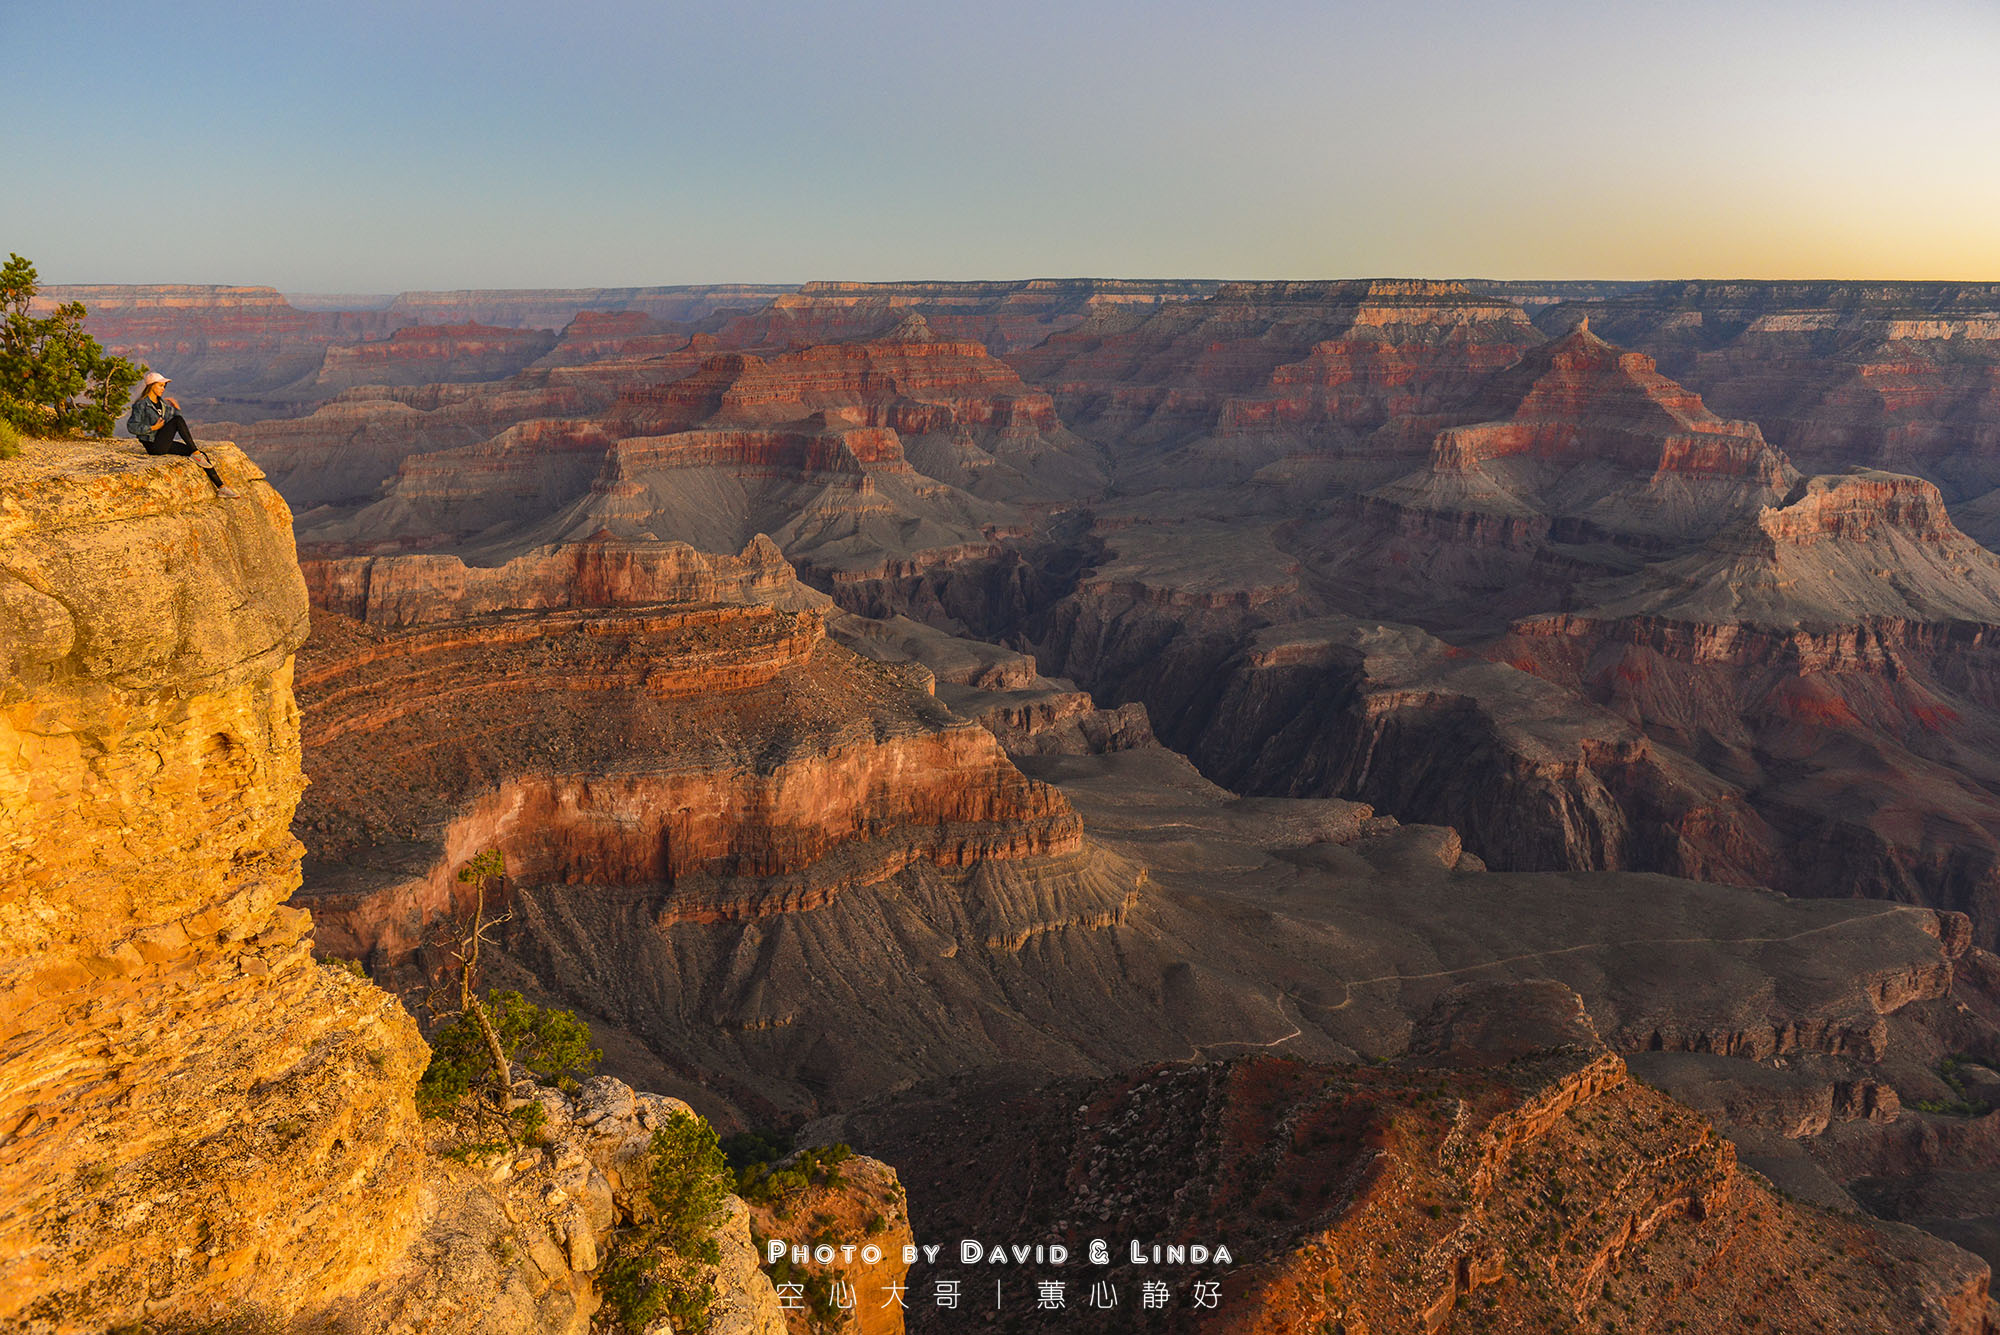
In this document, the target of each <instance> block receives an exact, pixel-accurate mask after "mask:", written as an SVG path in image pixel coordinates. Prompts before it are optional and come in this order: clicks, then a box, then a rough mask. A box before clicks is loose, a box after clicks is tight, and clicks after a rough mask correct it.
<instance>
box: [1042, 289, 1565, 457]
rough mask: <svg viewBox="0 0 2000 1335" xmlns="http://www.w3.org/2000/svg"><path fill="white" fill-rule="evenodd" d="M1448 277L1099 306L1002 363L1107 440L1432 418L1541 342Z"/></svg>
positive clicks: (1346, 427)
mask: <svg viewBox="0 0 2000 1335" xmlns="http://www.w3.org/2000/svg"><path fill="white" fill-rule="evenodd" d="M1541 341H1542V340H1541V335H1540V334H1539V333H1537V332H1536V331H1535V329H1534V327H1533V325H1531V324H1530V323H1529V322H1528V320H1527V317H1526V316H1525V315H1523V314H1522V312H1521V311H1520V309H1519V308H1518V307H1516V306H1515V305H1513V304H1512V303H1510V302H1507V301H1503V300H1498V299H1494V298H1490V297H1481V296H1478V295H1477V294H1475V293H1473V292H1471V291H1470V290H1469V289H1467V288H1466V287H1465V286H1464V285H1462V284H1457V283H1402V282H1380V281H1378V282H1348V283H1230V284H1225V285H1224V286H1223V287H1221V288H1220V289H1219V290H1218V291H1217V292H1216V293H1215V294H1214V295H1213V296H1212V297H1209V298H1208V299H1206V300H1204V301H1200V302H1190V303H1184V304H1179V305H1175V306H1171V307H1163V308H1161V309H1159V310H1157V311H1153V312H1136V311H1126V310H1120V309H1116V308H1105V309H1104V310H1102V311H1100V312H1098V313H1097V314H1095V315H1094V316H1093V317H1092V318H1091V319H1090V320H1087V321H1085V322H1084V323H1082V324H1080V325H1079V326H1077V327H1076V328H1074V329H1072V330H1070V331H1068V332H1065V333H1061V334H1057V335H1055V336H1052V337H1051V338H1049V339H1048V340H1047V341H1046V342H1045V343H1043V344H1042V345H1040V346H1039V347H1036V348H1033V349H1030V350H1026V351H1023V352H1020V353H1016V354H1014V355H1012V356H1011V357H1010V358H1009V360H1010V361H1012V362H1013V364H1014V365H1015V366H1016V367H1017V368H1019V369H1020V371H1021V373H1022V374H1023V376H1025V377H1026V378H1027V379H1028V380H1029V381H1030V382H1031V383H1033V384H1036V385H1040V386H1042V387H1043V388H1045V389H1048V390H1050V391H1051V393H1053V394H1054V396H1055V398H1056V401H1057V403H1058V406H1059V407H1060V410H1061V411H1062V413H1063V416H1064V417H1065V419H1066V420H1068V421H1070V422H1071V423H1072V424H1073V425H1075V426H1077V427H1078V428H1079V429H1081V430H1084V431H1085V432H1086V433H1087V434H1090V435H1091V436H1092V437H1093V438H1096V439H1100V440H1104V441H1105V442H1107V443H1110V442H1112V441H1119V442H1121V443H1125V444H1134V445H1143V444H1147V443H1152V442H1161V441H1172V440H1176V439H1182V438H1186V437H1189V436H1192V435H1196V434H1200V433H1205V432H1214V433H1216V434H1218V435H1221V436H1239V437H1240V436H1255V435H1259V434H1268V433H1271V432H1275V431H1289V432H1292V433H1295V434H1296V433H1316V432H1317V433H1326V432H1331V433H1333V434H1334V436H1335V437H1336V439H1346V438H1347V437H1348V436H1349V435H1351V434H1352V433H1355V432H1365V431H1373V430H1375V429H1377V428H1380V427H1382V426H1384V425H1386V424H1388V423H1389V422H1390V420H1391V419H1392V418H1394V417H1396V416H1399V415H1403V414H1408V413H1412V412H1435V411H1437V410H1438V408H1439V406H1440V405H1441V404H1442V403H1448V402H1450V401H1451V400H1452V399H1453V398H1455V397H1457V396H1459V395H1462V394H1463V393H1465V392H1466V391H1467V390H1468V389H1469V388H1470V387H1471V386H1472V385H1474V384H1476V383H1477V381H1478V379H1479V378H1480V377H1481V376H1483V375H1485V374H1487V373H1490V372H1491V371H1493V370H1495V369H1497V368H1499V367H1502V366H1506V365H1508V364H1510V363H1512V362H1513V361H1515V360H1516V359H1517V358H1518V357H1519V356H1520V355H1521V354H1522V353H1523V352H1524V351H1526V350H1527V349H1528V348H1530V347H1533V346H1534V345H1535V344H1537V343H1539V342H1541Z"/></svg>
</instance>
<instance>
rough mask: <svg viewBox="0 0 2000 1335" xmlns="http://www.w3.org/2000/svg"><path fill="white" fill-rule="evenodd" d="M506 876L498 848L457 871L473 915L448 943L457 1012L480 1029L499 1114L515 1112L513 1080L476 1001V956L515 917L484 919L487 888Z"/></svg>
mask: <svg viewBox="0 0 2000 1335" xmlns="http://www.w3.org/2000/svg"><path fill="white" fill-rule="evenodd" d="M506 875H507V861H506V859H505V858H504V857H503V856H502V855H501V854H500V852H499V850H498V849H488V850H487V851H486V852H484V853H481V854H480V855H479V856H478V857H476V858H474V859H473V860H472V861H471V862H470V863H468V864H466V865H465V866H464V867H461V868H460V869H459V872H458V879H459V881H460V882H461V883H463V884H466V885H470V886H471V887H472V915H471V917H469V918H461V919H459V920H458V921H457V922H456V923H455V924H454V925H453V928H452V943H451V957H452V958H453V959H454V960H456V961H457V962H458V1009H459V1013H460V1014H463V1015H470V1016H471V1017H472V1022H473V1023H474V1024H475V1025H477V1026H478V1027H479V1034H480V1037H481V1038H483V1039H485V1040H486V1051H487V1053H488V1055H490V1056H491V1057H492V1059H493V1091H494V1093H495V1095H496V1096H497V1097H498V1098H499V1101H500V1111H501V1112H502V1113H509V1112H512V1111H513V1110H514V1081H513V1076H512V1073H511V1070H510V1067H509V1063H508V1061H507V1050H506V1048H505V1047H503V1046H502V1045H501V1043H500V1035H499V1033H498V1032H497V1031H496V1030H495V1029H494V1028H493V1017H492V1016H491V1015H489V1014H487V1011H486V1004H485V1003H484V1002H482V1001H481V1000H480V999H479V990H478V989H479V954H480V951H481V950H482V949H484V948H485V946H486V945H487V943H488V939H489V938H488V933H490V932H492V931H494V930H495V929H496V928H498V927H500V926H501V924H503V923H505V922H507V921H508V920H509V919H511V918H512V917H513V916H514V915H513V914H512V913H503V914H501V915H500V916H498V917H496V918H488V917H487V916H486V891H487V888H488V887H489V886H491V885H492V884H493V883H495V882H497V881H500V880H502V879H504V878H505V877H506Z"/></svg>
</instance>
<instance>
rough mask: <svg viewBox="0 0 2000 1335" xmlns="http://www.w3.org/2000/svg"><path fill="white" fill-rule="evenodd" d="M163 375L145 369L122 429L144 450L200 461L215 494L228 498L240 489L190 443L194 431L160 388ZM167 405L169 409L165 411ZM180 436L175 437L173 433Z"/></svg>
mask: <svg viewBox="0 0 2000 1335" xmlns="http://www.w3.org/2000/svg"><path fill="white" fill-rule="evenodd" d="M167 383H168V381H167V377H166V376H163V375H161V374H160V373H159V372H158V371H148V372H146V379H145V381H144V383H142V384H141V385H140V387H139V397H138V398H136V399H134V400H132V415H131V416H130V417H127V418H126V419H125V429H126V430H127V431H130V432H131V433H132V434H133V435H134V436H137V437H138V438H139V443H140V444H141V445H144V446H145V447H146V453H148V454H178V455H181V456H182V457H184V458H191V459H193V460H194V461H195V462H196V463H197V464H200V465H201V471H202V472H204V473H206V474H208V480H209V481H210V482H213V483H214V484H215V492H216V494H217V495H218V496H227V497H229V498H230V499H231V500H234V499H235V498H236V497H238V496H240V495H242V494H243V493H241V492H239V491H238V490H236V488H234V487H232V486H229V485H228V484H227V483H225V482H224V481H223V480H222V476H221V474H219V473H217V472H216V471H215V460H213V459H211V458H209V457H208V451H207V450H204V449H202V448H201V447H200V446H199V445H197V444H195V443H194V434H193V433H192V432H190V431H189V430H188V424H187V419H186V418H184V417H182V416H181V405H180V404H179V403H178V402H176V401H175V400H173V399H170V398H168V397H167V396H166V395H165V393H164V392H163V391H164V390H165V388H166V386H167ZM170 409H171V411H169V410H170ZM176 435H178V436H180V439H179V440H178V441H176V440H175V439H174V437H175V436H176Z"/></svg>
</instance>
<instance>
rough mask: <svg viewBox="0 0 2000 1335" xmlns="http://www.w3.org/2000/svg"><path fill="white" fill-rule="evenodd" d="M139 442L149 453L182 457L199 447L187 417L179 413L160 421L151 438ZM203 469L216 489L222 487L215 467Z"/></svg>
mask: <svg viewBox="0 0 2000 1335" xmlns="http://www.w3.org/2000/svg"><path fill="white" fill-rule="evenodd" d="M176 432H178V433H180V439H179V440H178V441H176V440H175V439H174V434H175V433H176ZM139 443H140V444H141V445H144V446H145V447H146V453H148V454H178V455H180V456H181V457H182V458H186V457H187V456H188V455H190V454H193V453H194V452H195V449H196V448H197V447H196V445H195V443H194V436H193V435H192V434H191V433H190V432H189V431H188V424H187V419H186V418H184V417H182V416H181V415H180V414H179V413H175V414H174V415H173V416H171V417H169V418H168V419H167V420H166V421H164V422H162V423H160V429H159V430H158V431H155V432H154V433H153V438H152V439H151V440H142V441H140V442H139ZM201 471H202V472H204V473H206V474H208V480H209V481H210V482H213V483H214V484H215V486H216V490H218V491H220V490H221V489H222V479H221V478H220V477H218V476H216V472H215V470H214V469H213V468H204V469H202V470H201Z"/></svg>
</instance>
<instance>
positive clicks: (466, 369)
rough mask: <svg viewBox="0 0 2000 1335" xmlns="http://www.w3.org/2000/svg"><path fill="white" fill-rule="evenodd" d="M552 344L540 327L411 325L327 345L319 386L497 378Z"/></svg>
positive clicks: (528, 360) (553, 343) (551, 339)
mask: <svg viewBox="0 0 2000 1335" xmlns="http://www.w3.org/2000/svg"><path fill="white" fill-rule="evenodd" d="M554 346H555V337H554V336H553V335H551V334H548V333H545V332H543V331H541V330H531V329H506V328H501V327H498V326H495V325H481V324H451V325H412V326H408V327H406V328H402V329H398V330H396V331H395V332H394V333H392V334H390V335H389V337H387V338H382V339H371V340H369V341H367V342H365V343H353V344H346V345H337V346H334V347H330V348H328V349H327V351H326V360H325V362H323V363H322V364H321V366H320V373H319V380H320V383H321V384H323V385H336V386H338V385H372V384H398V385H412V384H428V383H438V382H444V381H452V380H499V379H501V378H503V377H505V376H509V375H512V374H513V373H514V372H516V371H518V370H520V369H521V368H522V367H524V366H526V365H528V363H530V362H532V361H534V360H535V359H536V358H537V357H540V356H541V355H542V354H543V353H545V352H547V351H548V350H549V349H550V348H552V347H554Z"/></svg>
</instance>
